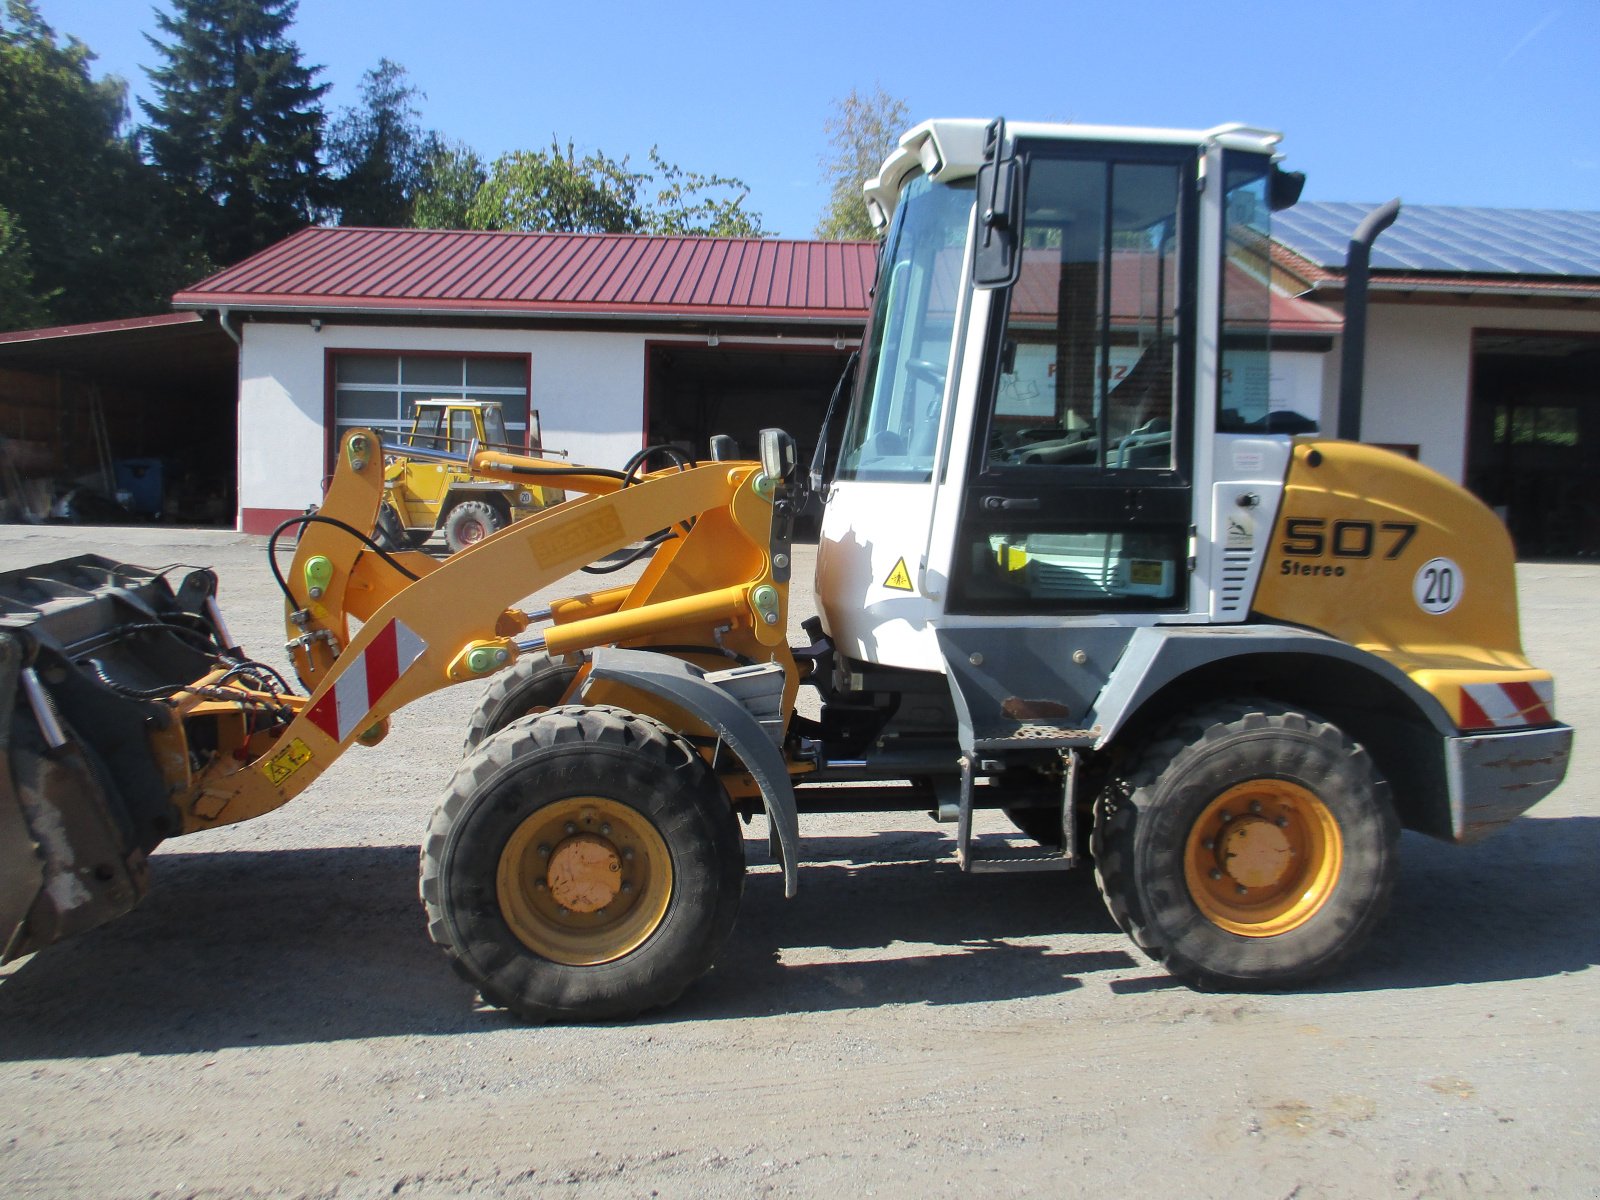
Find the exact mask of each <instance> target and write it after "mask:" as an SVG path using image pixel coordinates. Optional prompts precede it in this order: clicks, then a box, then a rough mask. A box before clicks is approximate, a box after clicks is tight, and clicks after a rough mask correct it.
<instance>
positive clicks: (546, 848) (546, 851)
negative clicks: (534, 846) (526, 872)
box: [539, 845, 550, 858]
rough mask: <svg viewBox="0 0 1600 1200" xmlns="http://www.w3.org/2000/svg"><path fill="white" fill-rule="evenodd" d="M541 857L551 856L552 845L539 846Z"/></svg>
mask: <svg viewBox="0 0 1600 1200" xmlns="http://www.w3.org/2000/svg"><path fill="white" fill-rule="evenodd" d="M539 857H540V858H549V857H550V847H549V846H546V845H540V847H539Z"/></svg>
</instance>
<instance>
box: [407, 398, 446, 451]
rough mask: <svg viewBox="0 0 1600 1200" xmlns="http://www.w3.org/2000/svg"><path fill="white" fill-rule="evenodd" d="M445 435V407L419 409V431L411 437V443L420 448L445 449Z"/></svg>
mask: <svg viewBox="0 0 1600 1200" xmlns="http://www.w3.org/2000/svg"><path fill="white" fill-rule="evenodd" d="M443 435H444V409H442V408H423V409H418V410H417V431H416V434H415V435H414V436H413V437H412V438H411V439H410V443H411V445H413V446H415V447H416V448H417V449H419V450H443V449H444V448H445V446H444V436H443Z"/></svg>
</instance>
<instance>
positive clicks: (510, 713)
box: [462, 650, 578, 753]
mask: <svg viewBox="0 0 1600 1200" xmlns="http://www.w3.org/2000/svg"><path fill="white" fill-rule="evenodd" d="M577 673H578V664H577V663H575V662H571V661H569V660H567V659H564V658H563V659H555V658H551V657H550V656H549V655H548V654H546V653H545V652H544V651H542V650H538V651H535V652H534V653H532V654H526V655H523V656H522V657H521V658H519V659H517V661H516V662H514V663H512V664H511V665H510V666H509V667H507V668H506V669H505V670H504V671H501V672H500V673H499V674H498V675H496V676H495V677H494V678H493V679H491V680H490V681H489V686H488V687H486V688H484V690H483V695H482V696H481V697H480V698H479V699H478V706H477V707H476V708H475V709H473V710H472V716H471V717H469V718H468V719H467V736H466V740H465V743H464V745H463V746H462V752H463V753H470V752H471V751H472V750H473V749H474V748H475V747H477V746H478V745H479V744H480V743H482V742H483V741H484V739H485V738H487V737H489V735H490V734H494V733H498V732H499V731H500V730H502V729H504V728H505V727H506V726H507V725H509V724H511V722H512V721H514V720H516V719H517V718H518V717H524V716H529V715H531V714H533V713H534V712H538V711H541V710H544V709H548V708H551V707H552V706H554V705H555V704H556V703H557V702H558V701H560V699H561V697H562V696H563V695H565V694H566V690H567V686H568V685H569V684H570V683H571V682H572V680H573V677H574V676H576V675H577Z"/></svg>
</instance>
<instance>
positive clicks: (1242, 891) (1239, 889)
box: [1234, 883, 1250, 896]
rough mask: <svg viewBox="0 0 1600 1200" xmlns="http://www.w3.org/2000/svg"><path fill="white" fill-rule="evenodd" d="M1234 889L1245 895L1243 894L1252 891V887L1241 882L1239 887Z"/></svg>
mask: <svg viewBox="0 0 1600 1200" xmlns="http://www.w3.org/2000/svg"><path fill="white" fill-rule="evenodd" d="M1234 891H1236V892H1238V893H1239V895H1241V896H1243V895H1245V894H1247V893H1248V892H1249V891H1250V889H1249V888H1247V887H1245V885H1244V884H1242V883H1241V884H1240V885H1239V886H1238V887H1236V888H1235V889H1234Z"/></svg>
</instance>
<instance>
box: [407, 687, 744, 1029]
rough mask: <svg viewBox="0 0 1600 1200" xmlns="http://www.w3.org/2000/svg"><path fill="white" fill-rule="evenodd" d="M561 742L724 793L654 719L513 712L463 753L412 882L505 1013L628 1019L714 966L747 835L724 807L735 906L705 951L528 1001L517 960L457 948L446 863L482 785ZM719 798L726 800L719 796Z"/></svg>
mask: <svg viewBox="0 0 1600 1200" xmlns="http://www.w3.org/2000/svg"><path fill="white" fill-rule="evenodd" d="M559 747H592V748H597V749H607V750H618V751H622V752H624V753H626V754H629V755H634V756H638V757H640V758H643V759H646V760H653V765H654V766H655V767H657V768H659V769H661V770H664V771H669V772H670V771H687V772H689V773H690V774H691V776H692V781H691V786H694V787H697V788H702V787H703V788H706V789H707V790H708V791H709V790H710V789H715V790H716V792H717V793H719V794H720V793H721V785H720V784H718V783H717V780H716V777H715V776H714V775H713V774H712V772H711V770H710V768H709V766H708V765H707V764H706V762H705V760H704V759H703V758H702V757H701V756H700V754H699V753H698V752H697V751H696V750H695V749H694V747H693V746H692V745H691V744H690V743H689V742H688V741H686V740H685V739H684V738H682V737H680V736H679V735H678V734H676V733H674V732H673V731H672V730H671V729H669V728H668V727H667V726H665V725H663V724H662V723H661V722H659V721H657V720H656V719H654V718H653V717H648V716H644V715H641V714H639V713H634V712H630V711H628V710H626V709H621V708H613V707H609V706H601V705H595V706H585V705H565V706H561V707H557V708H553V709H548V710H546V711H544V712H541V713H536V714H533V715H531V716H526V717H522V718H519V719H518V720H516V721H513V722H512V723H511V724H510V725H508V726H506V727H505V729H504V730H502V731H500V733H498V734H496V735H494V736H491V737H489V738H487V739H486V740H485V741H484V742H483V743H482V744H481V745H479V746H478V747H476V748H475V749H474V750H473V751H472V752H471V753H470V754H469V755H467V757H466V758H465V759H464V760H463V761H462V763H461V765H460V766H459V767H458V768H457V769H456V773H455V776H454V777H453V778H452V779H451V781H450V786H449V789H448V790H447V792H446V793H445V797H444V800H443V801H442V802H441V803H440V805H439V806H438V808H437V809H436V810H435V812H434V814H433V818H432V820H431V821H430V822H429V825H428V832H427V836H426V837H425V838H424V839H423V843H422V847H421V853H420V860H421V862H420V872H419V880H418V891H419V893H420V895H421V898H422V903H423V908H424V910H425V911H426V913H427V919H428V936H429V938H431V939H432V940H433V942H434V943H435V944H436V945H438V946H439V947H440V948H441V949H442V950H443V951H444V953H445V957H446V959H447V960H448V961H449V963H450V965H451V967H452V968H453V969H454V970H455V972H456V973H457V974H458V975H460V976H461V977H462V978H463V979H465V980H466V981H467V982H468V983H470V984H472V985H473V986H474V987H476V988H477V989H478V991H479V993H480V994H481V995H482V997H483V999H484V1000H485V1001H486V1002H487V1003H489V1004H492V1005H495V1006H498V1007H501V1008H505V1009H508V1010H510V1011H511V1012H513V1013H515V1014H516V1015H517V1016H518V1017H520V1018H521V1019H523V1020H525V1021H530V1022H534V1023H543V1022H548V1021H570V1020H626V1019H628V1018H630V1017H634V1016H637V1015H638V1014H639V1013H640V1012H643V1011H645V1010H647V1009H651V1008H658V1007H662V1006H664V1005H667V1004H670V1003H672V1001H674V1000H676V999H677V998H678V996H679V995H681V994H682V992H683V991H684V989H685V988H687V987H688V986H689V984H691V983H693V982H694V981H695V980H696V979H698V978H699V977H700V976H701V975H702V974H704V973H705V971H706V970H707V969H709V967H710V966H711V962H712V960H713V959H714V957H715V955H716V951H717V950H718V949H719V948H720V947H721V945H722V943H723V942H724V941H725V940H726V938H727V936H728V934H729V933H731V932H732V929H733V924H734V919H735V917H736V916H737V913H738V897H739V896H740V895H741V894H742V891H743V880H744V842H743V837H742V835H741V833H740V831H739V828H738V823H737V819H736V817H735V816H734V815H733V811H732V808H731V807H729V808H728V809H727V813H726V818H727V819H726V820H725V821H721V822H719V823H718V834H719V840H720V841H721V843H722V844H721V845H719V846H717V847H716V848H715V849H716V851H717V853H716V860H715V861H716V864H717V868H718V869H719V870H721V871H722V872H724V877H723V878H722V880H721V886H722V887H723V888H724V889H725V890H731V895H732V902H731V903H725V904H723V905H722V906H721V908H720V909H719V911H718V913H717V919H716V922H715V927H714V928H713V929H712V931H711V933H710V936H709V937H708V938H707V939H706V941H705V943H704V945H703V947H701V949H702V951H703V952H702V953H699V954H697V955H695V956H685V957H680V958H666V959H661V960H660V961H656V962H652V963H651V965H650V970H649V973H648V975H649V977H648V978H646V979H644V980H642V981H640V982H638V983H636V984H630V986H628V987H627V988H626V989H625V990H621V991H618V992H615V993H613V994H611V995H607V996H603V997H600V998H597V999H594V998H591V999H589V1000H586V1001H584V1002H582V1003H579V1004H575V1005H564V1004H560V1003H541V1002H533V1003H530V1002H529V1000H528V999H527V997H526V995H525V994H524V993H523V992H522V991H520V990H518V988H517V987H516V981H517V977H518V976H521V975H523V974H524V972H523V971H519V970H518V969H517V966H518V963H517V961H516V959H515V957H512V958H511V960H510V961H509V962H507V961H504V959H505V957H506V956H504V955H502V956H500V957H501V961H499V962H497V963H494V964H493V965H490V964H482V963H479V962H478V961H476V959H477V958H478V957H481V956H483V955H484V954H485V952H486V949H487V947H485V945H484V944H483V943H481V942H478V943H474V944H473V945H471V946H470V947H468V948H467V950H465V951H464V950H463V947H462V945H461V939H460V938H459V937H458V933H459V932H460V931H459V930H458V929H457V928H456V923H455V922H453V921H452V918H451V914H450V912H449V911H448V908H447V905H446V899H445V880H444V872H445V860H446V857H447V854H448V852H449V843H450V839H451V837H452V835H453V833H454V832H455V831H456V830H457V829H458V828H459V827H460V822H461V820H462V818H463V815H464V814H465V813H466V812H467V810H468V809H469V807H470V806H472V804H473V803H474V800H475V797H476V796H477V795H478V794H479V793H480V792H481V791H482V790H483V789H484V788H486V787H488V786H490V785H492V784H493V783H494V781H496V780H497V779H498V778H499V777H500V776H501V775H503V774H504V773H505V772H506V771H508V770H510V769H512V768H513V767H514V766H515V764H517V763H518V762H520V761H522V760H524V759H526V758H527V757H528V756H530V755H535V754H541V753H546V752H548V751H550V750H552V749H556V748H559ZM722 802H723V803H726V799H725V796H724V797H722ZM675 886H676V885H675ZM640 953H641V952H640V951H635V952H634V953H633V954H632V955H630V956H628V957H629V958H634V957H636V956H638V955H639V954H640ZM658 957H659V956H658ZM577 970H593V968H577Z"/></svg>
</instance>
